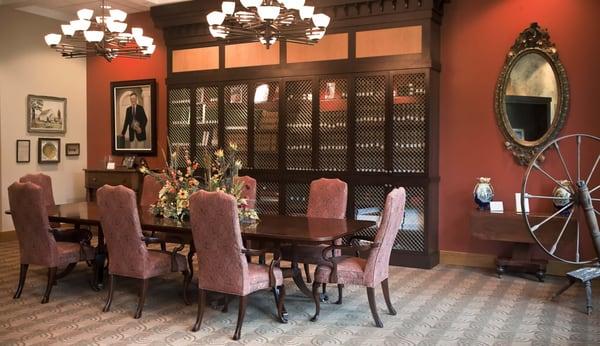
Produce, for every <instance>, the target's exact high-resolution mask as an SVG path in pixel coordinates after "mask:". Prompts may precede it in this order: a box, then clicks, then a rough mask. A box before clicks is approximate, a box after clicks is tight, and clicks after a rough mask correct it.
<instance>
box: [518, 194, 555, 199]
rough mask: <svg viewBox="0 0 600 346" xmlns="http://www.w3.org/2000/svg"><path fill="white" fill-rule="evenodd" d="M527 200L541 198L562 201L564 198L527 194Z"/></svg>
mask: <svg viewBox="0 0 600 346" xmlns="http://www.w3.org/2000/svg"><path fill="white" fill-rule="evenodd" d="M525 198H541V199H562V197H555V196H542V195H531V194H528V193H526V194H525Z"/></svg>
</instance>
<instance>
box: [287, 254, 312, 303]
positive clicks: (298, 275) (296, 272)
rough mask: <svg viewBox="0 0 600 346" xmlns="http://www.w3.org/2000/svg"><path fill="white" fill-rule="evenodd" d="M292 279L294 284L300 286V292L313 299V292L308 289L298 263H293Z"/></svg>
mask: <svg viewBox="0 0 600 346" xmlns="http://www.w3.org/2000/svg"><path fill="white" fill-rule="evenodd" d="M292 279H294V283H295V284H296V286H298V288H299V289H300V291H301V292H302V293H304V295H305V296H307V297H308V298H311V299H312V297H313V295H312V291H311V290H309V289H308V287H306V283H305V282H304V278H303V277H302V271H301V270H300V267H298V262H292Z"/></svg>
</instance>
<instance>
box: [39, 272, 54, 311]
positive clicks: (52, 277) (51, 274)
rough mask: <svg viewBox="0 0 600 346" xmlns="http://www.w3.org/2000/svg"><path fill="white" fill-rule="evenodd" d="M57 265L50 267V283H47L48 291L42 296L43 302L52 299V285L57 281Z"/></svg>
mask: <svg viewBox="0 0 600 346" xmlns="http://www.w3.org/2000/svg"><path fill="white" fill-rule="evenodd" d="M56 270H57V268H56V267H52V268H48V283H47V284H46V292H45V293H44V298H42V304H46V303H47V302H48V301H49V300H50V292H52V286H54V281H56Z"/></svg>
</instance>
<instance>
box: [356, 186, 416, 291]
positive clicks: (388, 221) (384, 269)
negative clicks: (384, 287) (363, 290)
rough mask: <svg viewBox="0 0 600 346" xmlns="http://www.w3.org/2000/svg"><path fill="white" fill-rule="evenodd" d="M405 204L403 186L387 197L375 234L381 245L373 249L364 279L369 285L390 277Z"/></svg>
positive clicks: (376, 240)
mask: <svg viewBox="0 0 600 346" xmlns="http://www.w3.org/2000/svg"><path fill="white" fill-rule="evenodd" d="M405 204H406V191H405V190H404V188H402V187H399V188H396V189H394V190H392V192H390V193H389V194H388V195H387V197H386V199H385V207H384V209H383V215H382V217H381V223H380V224H379V230H378V231H377V235H376V236H375V243H379V244H380V245H379V247H378V248H375V249H373V250H371V253H370V254H369V258H368V260H367V266H366V268H365V279H364V280H365V285H366V286H367V287H374V286H375V285H377V284H378V283H380V282H381V281H383V280H385V279H386V278H387V277H388V269H389V266H390V255H391V253H392V246H394V241H395V240H396V235H397V234H398V230H399V229H400V227H401V226H402V220H403V219H404V205H405Z"/></svg>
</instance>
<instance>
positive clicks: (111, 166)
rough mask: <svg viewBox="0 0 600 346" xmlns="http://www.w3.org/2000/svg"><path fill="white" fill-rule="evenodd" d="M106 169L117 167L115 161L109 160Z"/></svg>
mask: <svg viewBox="0 0 600 346" xmlns="http://www.w3.org/2000/svg"><path fill="white" fill-rule="evenodd" d="M106 169H115V163H114V162H108V163H107V164H106Z"/></svg>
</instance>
